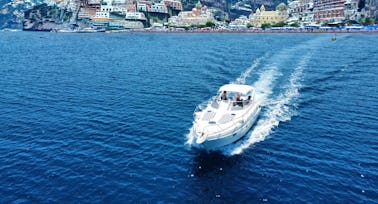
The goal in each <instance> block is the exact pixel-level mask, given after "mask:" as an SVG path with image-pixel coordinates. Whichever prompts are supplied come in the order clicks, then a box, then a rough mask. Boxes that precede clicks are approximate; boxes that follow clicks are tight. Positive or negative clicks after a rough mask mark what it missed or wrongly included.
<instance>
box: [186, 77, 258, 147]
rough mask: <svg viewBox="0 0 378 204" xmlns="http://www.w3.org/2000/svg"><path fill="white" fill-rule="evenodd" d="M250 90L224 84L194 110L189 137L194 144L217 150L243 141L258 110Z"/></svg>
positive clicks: (253, 91) (246, 86) (245, 86)
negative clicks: (215, 93)
mask: <svg viewBox="0 0 378 204" xmlns="http://www.w3.org/2000/svg"><path fill="white" fill-rule="evenodd" d="M254 96H255V90H254V88H253V87H252V86H248V85H238V84H226V85H224V86H222V87H221V88H220V89H219V91H218V95H217V96H215V97H213V98H212V99H211V100H209V101H207V102H205V103H203V104H200V105H199V106H197V108H196V110H195V112H194V122H193V127H192V128H193V129H192V131H191V132H192V133H193V134H194V143H195V144H196V145H198V146H199V147H202V148H205V149H217V148H218V147H222V146H224V145H227V144H231V143H233V142H235V141H237V140H238V139H240V138H241V137H243V136H244V135H245V134H246V133H247V132H248V130H249V129H250V128H251V127H252V125H253V124H254V122H255V121H256V119H257V117H258V115H259V113H260V110H261V106H260V103H258V102H256V101H255V97H254Z"/></svg>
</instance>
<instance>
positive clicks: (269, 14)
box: [249, 3, 289, 27]
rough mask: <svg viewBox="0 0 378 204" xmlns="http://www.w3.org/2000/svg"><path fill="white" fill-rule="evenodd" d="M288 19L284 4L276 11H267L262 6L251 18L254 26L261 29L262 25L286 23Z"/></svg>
mask: <svg viewBox="0 0 378 204" xmlns="http://www.w3.org/2000/svg"><path fill="white" fill-rule="evenodd" d="M288 17H289V15H288V12H287V7H286V5H285V4H283V3H282V4H280V5H278V6H277V8H276V10H275V11H266V10H265V7H264V5H262V6H261V7H260V8H259V9H256V12H255V13H254V14H251V15H250V17H249V18H250V20H251V25H252V26H254V27H261V25H262V24H275V23H278V22H282V21H286V20H287V19H288Z"/></svg>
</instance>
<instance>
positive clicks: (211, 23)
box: [206, 21, 215, 28]
mask: <svg viewBox="0 0 378 204" xmlns="http://www.w3.org/2000/svg"><path fill="white" fill-rule="evenodd" d="M206 27H210V28H215V23H213V22H211V21H208V22H206Z"/></svg>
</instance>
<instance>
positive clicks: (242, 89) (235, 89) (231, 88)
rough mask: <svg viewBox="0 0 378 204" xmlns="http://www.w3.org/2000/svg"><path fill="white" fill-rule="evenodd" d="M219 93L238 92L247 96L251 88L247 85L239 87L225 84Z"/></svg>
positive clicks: (238, 85) (251, 90)
mask: <svg viewBox="0 0 378 204" xmlns="http://www.w3.org/2000/svg"><path fill="white" fill-rule="evenodd" d="M219 91H220V92H223V91H227V92H239V93H241V94H243V95H247V94H248V92H253V87H252V86H248V85H240V84H226V85H223V86H222V87H220V89H219Z"/></svg>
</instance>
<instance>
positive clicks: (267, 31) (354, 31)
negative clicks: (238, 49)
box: [0, 29, 378, 34]
mask: <svg viewBox="0 0 378 204" xmlns="http://www.w3.org/2000/svg"><path fill="white" fill-rule="evenodd" d="M21 31H25V32H53V33H109V34H110V33H196V34H198V33H225V34H226V33H230V34H232V33H246V34H247V33H248V34H347V33H365V34H377V33H378V29H375V30H341V29H337V30H336V29H335V30H307V29H295V30H284V29H282V30H271V29H269V30H256V29H247V30H216V29H210V30H201V29H196V30H173V29H172V30H171V29H164V30H163V29H161V30H160V29H128V30H108V31H103V30H101V31H90V32H85V31H76V30H61V31H38V30H35V31H34V30H15V29H12V30H9V29H3V30H0V32H21Z"/></svg>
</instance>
